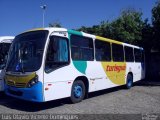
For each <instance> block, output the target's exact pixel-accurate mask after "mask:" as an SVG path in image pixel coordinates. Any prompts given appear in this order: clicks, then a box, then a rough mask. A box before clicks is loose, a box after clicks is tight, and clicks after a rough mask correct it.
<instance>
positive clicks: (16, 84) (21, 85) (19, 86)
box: [7, 81, 26, 88]
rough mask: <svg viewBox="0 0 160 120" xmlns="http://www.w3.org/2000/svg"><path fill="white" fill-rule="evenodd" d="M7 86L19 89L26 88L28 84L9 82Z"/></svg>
mask: <svg viewBox="0 0 160 120" xmlns="http://www.w3.org/2000/svg"><path fill="white" fill-rule="evenodd" d="M7 85H9V86H13V87H17V88H25V87H26V83H18V82H17V83H14V82H13V81H7Z"/></svg>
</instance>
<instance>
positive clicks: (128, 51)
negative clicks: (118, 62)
mask: <svg viewBox="0 0 160 120" xmlns="http://www.w3.org/2000/svg"><path fill="white" fill-rule="evenodd" d="M124 50H125V59H126V62H133V61H134V56H133V48H132V47H127V46H125V47H124Z"/></svg>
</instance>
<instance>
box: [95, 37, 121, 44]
mask: <svg viewBox="0 0 160 120" xmlns="http://www.w3.org/2000/svg"><path fill="white" fill-rule="evenodd" d="M96 39H98V40H102V41H106V42H110V43H116V44H122V42H119V41H116V40H112V39H108V38H104V37H100V36H96Z"/></svg>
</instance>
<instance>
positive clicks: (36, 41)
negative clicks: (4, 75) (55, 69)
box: [7, 30, 48, 72]
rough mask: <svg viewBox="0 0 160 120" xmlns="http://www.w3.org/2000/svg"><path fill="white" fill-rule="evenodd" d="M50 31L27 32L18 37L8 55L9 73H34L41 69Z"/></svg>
mask: <svg viewBox="0 0 160 120" xmlns="http://www.w3.org/2000/svg"><path fill="white" fill-rule="evenodd" d="M47 36H48V31H45V30H39V31H32V32H26V33H23V34H20V35H18V36H16V38H15V39H14V41H13V44H12V45H11V48H10V53H9V55H8V65H7V71H14V72H33V71H36V70H38V69H39V68H40V67H41V63H42V56H43V51H44V46H45V43H46V39H47Z"/></svg>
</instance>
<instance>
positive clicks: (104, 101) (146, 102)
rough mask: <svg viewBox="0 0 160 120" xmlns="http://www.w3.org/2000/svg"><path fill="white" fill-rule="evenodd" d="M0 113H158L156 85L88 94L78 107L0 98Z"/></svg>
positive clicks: (159, 87)
mask: <svg viewBox="0 0 160 120" xmlns="http://www.w3.org/2000/svg"><path fill="white" fill-rule="evenodd" d="M0 113H16V114H21V113H25V114H26V113H39V114H43V113H56V114H66V113H68V114H70V113H71V114H79V113H82V114H102V113H103V114H106V113H118V114H119V113H120V114H139V113H140V114H146V113H151V114H152V113H160V85H155V84H154V85H148V84H146V85H144V84H141V83H140V84H136V85H135V86H134V87H132V88H131V89H130V90H126V89H124V88H123V87H120V88H119V87H118V88H114V89H109V90H104V91H100V92H95V93H91V94H90V95H89V98H88V99H85V100H83V101H82V102H81V103H77V104H70V103H69V102H68V99H61V100H55V101H51V102H47V103H41V104H39V103H32V102H27V101H22V100H18V99H15V98H11V97H8V96H5V95H2V94H1V95H0Z"/></svg>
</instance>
